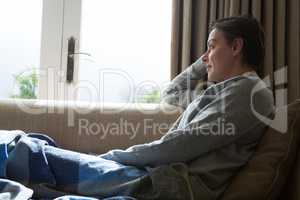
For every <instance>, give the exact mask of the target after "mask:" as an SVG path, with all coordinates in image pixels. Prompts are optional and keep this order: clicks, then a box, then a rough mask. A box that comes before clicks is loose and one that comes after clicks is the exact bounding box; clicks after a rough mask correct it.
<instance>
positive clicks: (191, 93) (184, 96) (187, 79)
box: [162, 58, 206, 109]
mask: <svg viewBox="0 0 300 200" xmlns="http://www.w3.org/2000/svg"><path fill="white" fill-rule="evenodd" d="M205 76H206V67H205V64H204V63H203V62H202V58H199V59H198V60H197V61H196V62H194V63H193V64H192V65H190V66H189V67H188V68H187V69H185V70H184V71H183V72H181V73H180V74H179V75H178V76H176V77H175V78H174V79H173V80H172V81H171V83H170V84H169V85H168V86H167V88H166V89H165V90H164V91H163V94H162V101H164V102H166V103H168V104H171V105H175V106H180V107H182V108H184V109H185V108H186V107H187V105H188V104H189V103H190V102H192V101H193V100H194V99H195V97H196V96H198V95H199V94H200V93H201V92H202V89H203V87H202V86H203V85H204V83H205V80H204V79H205Z"/></svg>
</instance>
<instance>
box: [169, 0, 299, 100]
mask: <svg viewBox="0 0 300 200" xmlns="http://www.w3.org/2000/svg"><path fill="white" fill-rule="evenodd" d="M241 14H247V15H252V16H254V17H255V18H257V19H258V21H259V22H260V23H261V24H262V27H263V29H264V32H265V60H264V62H263V65H262V67H261V69H262V70H261V72H259V74H260V76H261V77H262V78H266V80H267V79H269V80H270V84H271V85H270V86H271V88H272V89H273V91H274V95H275V101H276V104H277V105H285V104H286V103H290V102H292V101H293V100H295V99H298V98H300V81H299V79H300V69H299V68H300V67H299V65H300V63H299V57H300V54H299V45H300V44H299V0H286V1H283V0H173V23H172V25H173V28H172V47H171V48H172V51H171V54H172V55H171V78H174V77H175V76H176V75H178V74H179V73H180V72H181V71H183V70H184V69H185V68H186V67H187V66H188V65H190V64H191V63H193V62H194V61H195V60H196V59H197V58H198V57H200V56H201V55H202V54H203V53H204V52H205V50H206V41H207V37H208V34H209V32H208V31H209V30H208V28H209V24H210V23H211V22H212V21H214V20H216V19H220V18H223V17H228V16H236V15H241ZM282 96H285V97H284V98H282Z"/></svg>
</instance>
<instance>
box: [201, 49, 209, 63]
mask: <svg viewBox="0 0 300 200" xmlns="http://www.w3.org/2000/svg"><path fill="white" fill-rule="evenodd" d="M201 57H202V61H203V62H204V63H206V64H207V63H208V52H207V51H206V52H205V53H204V54H203V55H202V56H201Z"/></svg>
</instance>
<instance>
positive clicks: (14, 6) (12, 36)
mask: <svg viewBox="0 0 300 200" xmlns="http://www.w3.org/2000/svg"><path fill="white" fill-rule="evenodd" d="M41 21H42V1H36V0H26V1H19V0H6V1H1V6H0V24H1V32H0V36H1V37H0V43H1V45H0V72H1V73H0V80H1V84H0V98H10V97H20V98H35V97H36V95H37V94H36V92H37V82H36V81H35V78H36V70H34V69H38V68H39V62H40V43H41V42H40V40H41Z"/></svg>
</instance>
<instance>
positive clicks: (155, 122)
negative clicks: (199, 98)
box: [0, 100, 181, 154]
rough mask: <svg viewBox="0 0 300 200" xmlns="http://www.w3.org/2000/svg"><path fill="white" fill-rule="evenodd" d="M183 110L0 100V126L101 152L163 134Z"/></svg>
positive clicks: (62, 145)
mask: <svg viewBox="0 0 300 200" xmlns="http://www.w3.org/2000/svg"><path fill="white" fill-rule="evenodd" d="M180 112H181V110H179V108H176V107H173V106H168V105H151V104H149V105H148V104H147V105H145V104H139V105H137V104H136V105H120V104H106V105H103V106H102V105H99V104H98V105H97V104H85V103H81V104H78V103H74V102H73V103H72V102H68V103H65V102H58V101H31V100H28V101H25V100H0V129H5V130H16V129H19V130H23V131H24V132H27V133H28V132H36V133H37V132H38V133H44V134H47V135H49V136H50V137H52V138H53V139H54V140H55V141H56V142H57V143H58V145H59V146H60V147H62V148H66V149H70V150H75V151H79V152H84V153H94V154H100V153H104V152H106V151H108V150H110V149H115V148H119V149H122V148H126V147H129V146H131V145H134V144H139V143H145V142H150V141H152V140H155V139H158V138H160V137H161V136H162V135H163V134H165V133H166V132H167V130H168V129H169V128H170V126H171V125H172V124H173V122H174V121H175V120H176V119H177V117H178V116H179V115H180Z"/></svg>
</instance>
